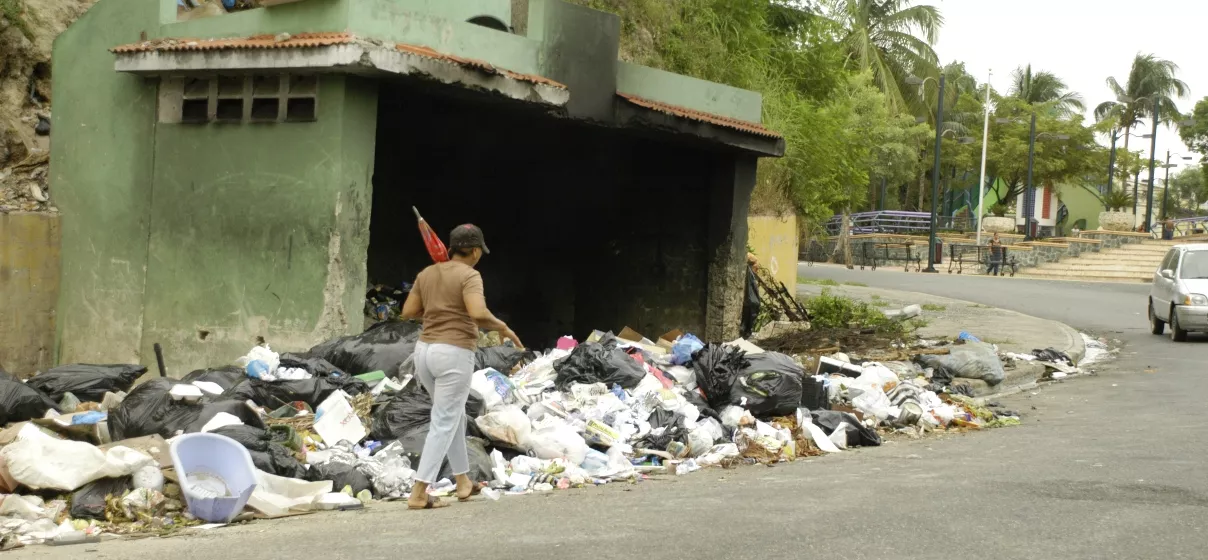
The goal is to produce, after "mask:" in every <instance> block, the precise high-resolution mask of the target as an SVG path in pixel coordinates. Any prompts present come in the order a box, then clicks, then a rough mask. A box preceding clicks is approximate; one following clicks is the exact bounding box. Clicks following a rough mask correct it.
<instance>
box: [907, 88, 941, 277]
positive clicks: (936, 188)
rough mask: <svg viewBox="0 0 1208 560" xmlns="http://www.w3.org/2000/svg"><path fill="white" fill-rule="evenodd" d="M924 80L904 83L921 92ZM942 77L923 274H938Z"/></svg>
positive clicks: (936, 114) (937, 111) (938, 99)
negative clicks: (937, 242) (937, 243)
mask: <svg viewBox="0 0 1208 560" xmlns="http://www.w3.org/2000/svg"><path fill="white" fill-rule="evenodd" d="M930 79H931V78H930V77H928V78H926V79H919V78H916V77H913V76H911V77H910V78H907V80H906V83H908V84H917V85H918V86H919V89H920V90H921V89H922V88H923V86H924V85H925V84H926V83H927V80H930ZM943 128H944V75H943V74H940V78H939V95H938V97H937V100H936V104H935V163H934V164H933V165H932V168H931V234H930V236H929V237H928V239H927V268H926V269H924V270H923V272H930V273H938V272H939V271H938V270H936V269H935V240H936V234H937V233H938V232H937V228H938V226H939V223H938V221H939V216H938V215H937V214H936V203H937V202H939V197H940V149H941V148H942V147H943V142H942V141H943V137H944V131H943Z"/></svg>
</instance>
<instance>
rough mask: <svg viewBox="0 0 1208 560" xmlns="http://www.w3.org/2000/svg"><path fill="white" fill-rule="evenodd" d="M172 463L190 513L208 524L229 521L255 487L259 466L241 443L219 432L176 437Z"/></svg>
mask: <svg viewBox="0 0 1208 560" xmlns="http://www.w3.org/2000/svg"><path fill="white" fill-rule="evenodd" d="M171 455H172V464H173V465H175V466H176V475H177V477H178V478H179V479H180V488H181V491H182V492H183V493H184V495H185V503H186V504H188V506H189V513H191V514H193V516H194V517H196V518H198V519H200V520H202V521H205V522H207V523H229V522H230V521H231V520H232V519H234V518H235V517H236V516H238V515H239V513H240V512H242V511H243V506H244V505H246V504H247V501H248V499H249V498H251V497H252V491H253V490H255V489H256V467H255V466H253V465H252V456H251V454H249V453H248V452H247V449H245V448H244V447H243V446H242V445H240V444H239V442H237V441H235V440H233V439H231V438H229V437H226V436H221V435H218V434H206V433H200V434H185V435H182V436H178V437H176V438H174V439H173V441H172V447H171Z"/></svg>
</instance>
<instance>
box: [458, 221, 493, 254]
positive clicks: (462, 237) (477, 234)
mask: <svg viewBox="0 0 1208 560" xmlns="http://www.w3.org/2000/svg"><path fill="white" fill-rule="evenodd" d="M474 248H479V249H482V252H483V253H484V254H487V255H489V254H491V250H490V249H487V242H486V241H484V240H483V238H482V229H480V228H479V227H478V226H476V225H474V224H462V225H460V226H457V227H456V228H453V232H452V233H450V234H449V250H450V251H452V250H455V249H474Z"/></svg>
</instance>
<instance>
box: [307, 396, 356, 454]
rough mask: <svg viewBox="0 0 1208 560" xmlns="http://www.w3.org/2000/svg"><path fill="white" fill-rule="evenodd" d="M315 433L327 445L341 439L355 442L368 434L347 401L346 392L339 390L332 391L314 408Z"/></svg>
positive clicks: (338, 441)
mask: <svg viewBox="0 0 1208 560" xmlns="http://www.w3.org/2000/svg"><path fill="white" fill-rule="evenodd" d="M315 433H317V434H319V437H321V438H323V443H326V444H327V445H335V444H337V443H340V442H341V441H347V442H349V443H352V444H357V443H360V442H361V440H363V439H365V436H367V435H369V432H368V431H367V430H365V424H363V423H362V422H361V419H360V418H359V417H357V413H356V411H355V410H353V409H352V405H351V404H349V403H348V393H345V392H344V391H341V390H336V391H335V392H333V393H332V394H331V395H330V396H328V397H327V399H326V400H324V401H323V402H322V403H321V404H320V405H319V407H318V408H317V409H315Z"/></svg>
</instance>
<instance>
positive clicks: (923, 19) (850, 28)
mask: <svg viewBox="0 0 1208 560" xmlns="http://www.w3.org/2000/svg"><path fill="white" fill-rule="evenodd" d="M912 3H913V0H824V1H823V7H824V9H823V12H824V13H825V14H826V15H827V16H828V17H829V18H830V19H831V21H832V22H834V24H835V25H836V26H837V27H838V29H839V30H840V32H839V34H840V38H839V43H840V44H841V45H842V46H843V49H844V51H845V52H846V66H847V67H848V68H849V69H853V70H856V71H867V72H871V73H872V78H873V82H874V83H875V84H876V85H877V87H879V88H880V89H881V91H882V92H884V93H885V97H886V100H887V102H888V103H889V106H890V108H891V109H892V110H894V111H905V110H906V109H907V107H908V106H909V103H908V99H909V97H908V96H907V95H904V94H903V92H904V91H909V90H908V89H907V87H908V86H906V78H907V77H908V76H910V75H911V74H915V75H920V76H923V75H933V74H934V73H935V69H936V66H937V65H938V63H939V57H938V56H936V54H935V50H934V49H932V45H934V44H935V39H936V37H937V36H938V35H939V30H940V27H941V26H942V25H943V23H944V18H943V16H942V15H940V11H939V9H937V8H936V7H935V6H928V5H918V6H914V5H911V4H912Z"/></svg>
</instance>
